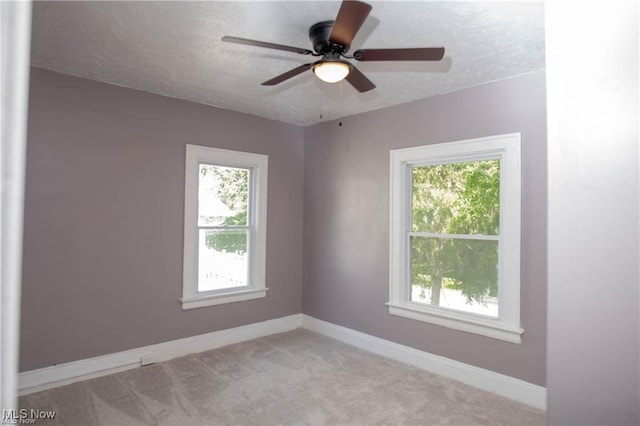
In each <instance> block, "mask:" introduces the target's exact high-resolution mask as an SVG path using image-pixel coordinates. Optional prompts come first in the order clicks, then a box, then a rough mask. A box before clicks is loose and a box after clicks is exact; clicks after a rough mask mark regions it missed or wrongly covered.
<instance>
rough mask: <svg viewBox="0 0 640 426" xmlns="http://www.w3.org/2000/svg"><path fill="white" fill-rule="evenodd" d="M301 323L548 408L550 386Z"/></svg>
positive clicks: (343, 329)
mask: <svg viewBox="0 0 640 426" xmlns="http://www.w3.org/2000/svg"><path fill="white" fill-rule="evenodd" d="M302 327H303V328H306V329H308V330H311V331H315V332H316V333H320V334H323V335H325V336H327V337H331V338H333V339H336V340H340V341H342V342H344V343H347V344H350V345H353V346H356V347H359V348H361V349H364V350H366V351H369V352H373V353H375V354H377V355H381V356H384V357H387V358H391V359H393V360H396V361H400V362H403V363H405V364H410V365H414V366H416V367H418V368H421V369H423V370H426V371H429V372H432V373H435V374H439V375H441V376H445V377H448V378H450V379H454V380H457V381H459V382H462V383H465V384H468V385H470V386H474V387H477V388H480V389H482V390H486V391H490V392H494V393H496V394H498V395H501V396H504V397H506V398H510V399H513V400H516V401H518V402H522V403H524V404H527V405H530V406H532V407H535V408H539V409H542V410H546V405H547V390H546V388H544V387H542V386H538V385H534V384H532V383H529V382H525V381H523V380H519V379H516V378H513V377H510V376H506V375H504V374H500V373H496V372H494V371H490V370H485V369H483V368H479V367H474V366H472V365H469V364H465V363H462V362H459V361H454V360H452V359H449V358H445V357H442V356H438V355H434V354H431V353H428V352H424V351H420V350H418V349H415V348H412V347H409V346H404V345H401V344H398V343H395V342H391V341H389V340H384V339H381V338H379V337H374V336H371V335H369V334H365V333H361V332H359V331H355V330H352V329H350V328H346V327H342V326H340V325H336V324H333V323H330V322H326V321H322V320H319V319H316V318H313V317H310V316H308V315H305V314H303V315H302Z"/></svg>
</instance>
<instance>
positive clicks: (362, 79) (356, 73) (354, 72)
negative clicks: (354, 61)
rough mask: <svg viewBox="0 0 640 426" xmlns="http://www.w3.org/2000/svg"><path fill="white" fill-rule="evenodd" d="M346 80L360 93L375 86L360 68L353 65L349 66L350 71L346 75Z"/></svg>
mask: <svg viewBox="0 0 640 426" xmlns="http://www.w3.org/2000/svg"><path fill="white" fill-rule="evenodd" d="M346 80H347V81H348V82H349V83H351V85H352V86H353V87H355V89H356V90H357V91H358V92H360V93H363V92H368V91H369V90H371V89H375V87H376V85H375V84H373V83H372V82H371V80H369V79H368V78H367V77H366V76H365V75H364V74H362V73H361V72H360V70H358V68H356V67H354V66H351V72H350V73H349V75H347V77H346Z"/></svg>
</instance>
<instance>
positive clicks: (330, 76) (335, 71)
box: [313, 61, 351, 83]
mask: <svg viewBox="0 0 640 426" xmlns="http://www.w3.org/2000/svg"><path fill="white" fill-rule="evenodd" d="M350 72H351V64H349V63H348V62H343V61H322V62H318V63H317V64H316V65H314V66H313V73H314V74H315V75H316V76H317V77H318V78H319V79H320V80H322V81H325V82H327V83H337V82H339V81H342V80H344V79H345V78H346V77H347V76H348V75H349V73H350Z"/></svg>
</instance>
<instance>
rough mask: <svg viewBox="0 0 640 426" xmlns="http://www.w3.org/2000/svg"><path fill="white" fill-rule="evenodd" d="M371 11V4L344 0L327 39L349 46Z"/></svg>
mask: <svg viewBox="0 0 640 426" xmlns="http://www.w3.org/2000/svg"><path fill="white" fill-rule="evenodd" d="M369 12H371V5H370V4H367V3H363V2H360V1H355V0H344V1H343V2H342V5H341V6H340V10H339V11H338V16H337V17H336V21H335V22H334V24H333V29H332V30H331V35H329V41H331V42H332V43H335V44H341V45H343V46H349V45H350V44H351V41H353V38H354V37H355V36H356V33H357V32H358V30H359V29H360V27H362V24H363V23H364V21H365V19H367V16H369Z"/></svg>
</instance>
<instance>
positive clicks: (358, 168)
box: [303, 71, 547, 386]
mask: <svg viewBox="0 0 640 426" xmlns="http://www.w3.org/2000/svg"><path fill="white" fill-rule="evenodd" d="M545 108H546V107H545V74H544V72H542V71H540V72H536V73H532V74H528V75H524V76H520V77H517V78H512V79H509V80H503V81H500V82H496V83H491V84H487V85H484V86H480V87H475V88H471V89H467V90H462V91H459V92H455V93H449V94H446V95H443V96H437V97H433V98H430V99H426V100H421V101H417V102H413V103H410V104H404V105H400V106H396V107H392V108H387V109H384V110H379V111H374V112H370V113H365V114H360V115H356V116H352V117H347V118H345V119H342V120H337V121H332V122H328V123H323V124H319V125H315V126H312V127H308V128H306V129H305V152H304V157H305V186H304V194H305V197H304V213H305V222H304V287H303V312H304V313H306V314H308V315H311V316H313V317H316V318H319V319H323V320H326V321H329V322H332V323H335V324H340V325H343V326H345V327H349V328H352V329H355V330H359V331H361V332H364V333H367V334H371V335H374V336H378V337H381V338H383V339H388V340H392V341H394V342H398V343H401V344H404V345H408V346H411V347H414V348H417V349H421V350H424V351H427V352H431V353H434V354H438V355H442V356H445V357H447V358H451V359H455V360H458V361H461V362H465V363H468V364H471V365H475V366H478V367H482V368H486V369H489V370H493V371H497V372H500V373H503V374H506V375H509V376H513V377H517V378H519V379H522V380H525V381H528V382H531V383H535V384H538V385H542V386H544V384H545V350H546V343H545V341H546V297H547V289H546V231H547V222H546V214H547V201H546V196H547V193H546V182H547V168H546V152H547V150H546V109H545ZM340 123H342V126H340ZM513 132H520V133H521V134H522V175H523V176H522V177H523V187H522V261H521V270H522V280H521V287H522V291H521V300H522V308H521V312H522V314H521V319H522V326H523V328H524V330H525V333H524V335H523V338H522V344H520V345H516V344H512V343H507V342H503V341H500V340H495V339H490V338H487V337H482V336H478V335H474V334H468V333H465V332H461V331H455V330H451V329H448V328H444V327H439V326H436V325H431V324H427V323H423V322H419V321H414V320H410V319H406V318H401V317H397V316H392V315H390V314H389V312H388V309H387V307H386V306H385V303H386V302H387V301H388V297H389V279H388V278H389V150H391V149H395V148H404V147H411V146H418V145H425V144H431V143H438V142H447V141H455V140H461V139H469V138H476V137H481V136H490V135H498V134H504V133H513Z"/></svg>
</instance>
